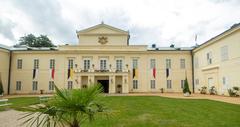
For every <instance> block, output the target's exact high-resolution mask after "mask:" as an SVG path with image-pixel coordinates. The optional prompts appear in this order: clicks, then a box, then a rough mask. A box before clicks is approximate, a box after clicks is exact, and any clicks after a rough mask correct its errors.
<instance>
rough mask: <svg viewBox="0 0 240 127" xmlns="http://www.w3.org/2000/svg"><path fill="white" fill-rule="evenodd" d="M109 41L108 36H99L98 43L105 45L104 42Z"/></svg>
mask: <svg viewBox="0 0 240 127" xmlns="http://www.w3.org/2000/svg"><path fill="white" fill-rule="evenodd" d="M107 42H108V38H107V37H104V36H101V37H98V43H100V44H102V45H103V44H106V43H107Z"/></svg>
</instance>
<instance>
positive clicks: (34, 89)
mask: <svg viewBox="0 0 240 127" xmlns="http://www.w3.org/2000/svg"><path fill="white" fill-rule="evenodd" d="M32 90H33V91H37V90H38V82H37V81H33V84H32Z"/></svg>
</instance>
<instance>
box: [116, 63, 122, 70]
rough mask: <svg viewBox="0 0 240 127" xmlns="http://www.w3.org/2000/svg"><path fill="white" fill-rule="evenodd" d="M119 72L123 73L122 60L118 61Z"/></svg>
mask: <svg viewBox="0 0 240 127" xmlns="http://www.w3.org/2000/svg"><path fill="white" fill-rule="evenodd" d="M116 68H117V71H122V60H116Z"/></svg>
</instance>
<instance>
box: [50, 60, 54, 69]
mask: <svg viewBox="0 0 240 127" xmlns="http://www.w3.org/2000/svg"><path fill="white" fill-rule="evenodd" d="M54 68H55V59H50V69H54Z"/></svg>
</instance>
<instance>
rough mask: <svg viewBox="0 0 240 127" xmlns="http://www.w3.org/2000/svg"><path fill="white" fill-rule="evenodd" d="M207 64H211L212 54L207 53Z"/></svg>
mask: <svg viewBox="0 0 240 127" xmlns="http://www.w3.org/2000/svg"><path fill="white" fill-rule="evenodd" d="M207 63H208V64H212V52H208V53H207Z"/></svg>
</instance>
